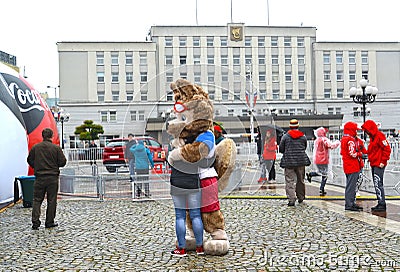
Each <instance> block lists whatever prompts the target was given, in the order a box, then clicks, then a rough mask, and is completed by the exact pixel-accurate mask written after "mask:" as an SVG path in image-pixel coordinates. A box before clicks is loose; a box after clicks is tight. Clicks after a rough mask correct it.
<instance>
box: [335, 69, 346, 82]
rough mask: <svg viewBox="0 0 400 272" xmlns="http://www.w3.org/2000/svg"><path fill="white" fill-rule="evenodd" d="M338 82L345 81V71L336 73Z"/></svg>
mask: <svg viewBox="0 0 400 272" xmlns="http://www.w3.org/2000/svg"><path fill="white" fill-rule="evenodd" d="M336 80H337V81H343V80H344V77H343V71H336Z"/></svg>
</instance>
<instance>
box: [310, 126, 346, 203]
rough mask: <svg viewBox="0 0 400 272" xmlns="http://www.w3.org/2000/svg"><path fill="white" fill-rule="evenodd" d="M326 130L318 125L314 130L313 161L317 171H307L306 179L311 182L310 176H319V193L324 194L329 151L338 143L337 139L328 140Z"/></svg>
mask: <svg viewBox="0 0 400 272" xmlns="http://www.w3.org/2000/svg"><path fill="white" fill-rule="evenodd" d="M327 132H328V129H327V128H324V127H319V128H317V129H316V130H314V135H315V137H317V138H316V139H315V141H314V149H313V161H314V164H315V165H316V167H317V171H312V172H310V173H307V174H306V175H307V180H308V182H311V177H315V176H321V185H320V187H319V195H320V196H324V195H326V191H325V185H326V182H327V180H328V173H329V171H330V170H332V169H329V151H330V150H331V149H335V148H337V147H338V146H339V145H340V142H339V141H338V140H336V141H330V140H329V139H328V137H326V133H327Z"/></svg>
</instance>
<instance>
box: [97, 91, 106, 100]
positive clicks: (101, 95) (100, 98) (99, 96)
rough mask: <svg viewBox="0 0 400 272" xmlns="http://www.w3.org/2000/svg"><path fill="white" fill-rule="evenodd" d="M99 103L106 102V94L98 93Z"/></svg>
mask: <svg viewBox="0 0 400 272" xmlns="http://www.w3.org/2000/svg"><path fill="white" fill-rule="evenodd" d="M97 101H99V102H104V92H100V91H98V92H97Z"/></svg>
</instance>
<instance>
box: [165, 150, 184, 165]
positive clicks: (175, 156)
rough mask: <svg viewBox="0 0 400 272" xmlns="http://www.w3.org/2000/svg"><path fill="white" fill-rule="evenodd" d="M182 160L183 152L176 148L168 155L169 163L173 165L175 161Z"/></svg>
mask: <svg viewBox="0 0 400 272" xmlns="http://www.w3.org/2000/svg"><path fill="white" fill-rule="evenodd" d="M180 160H182V156H181V150H180V149H179V148H176V149H174V150H172V151H171V152H169V154H168V163H169V164H171V165H173V164H174V162H175V161H180Z"/></svg>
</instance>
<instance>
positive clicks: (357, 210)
mask: <svg viewBox="0 0 400 272" xmlns="http://www.w3.org/2000/svg"><path fill="white" fill-rule="evenodd" d="M344 209H345V210H346V211H352V212H359V211H361V210H360V209H357V207H356V206H351V207H345V208H344Z"/></svg>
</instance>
